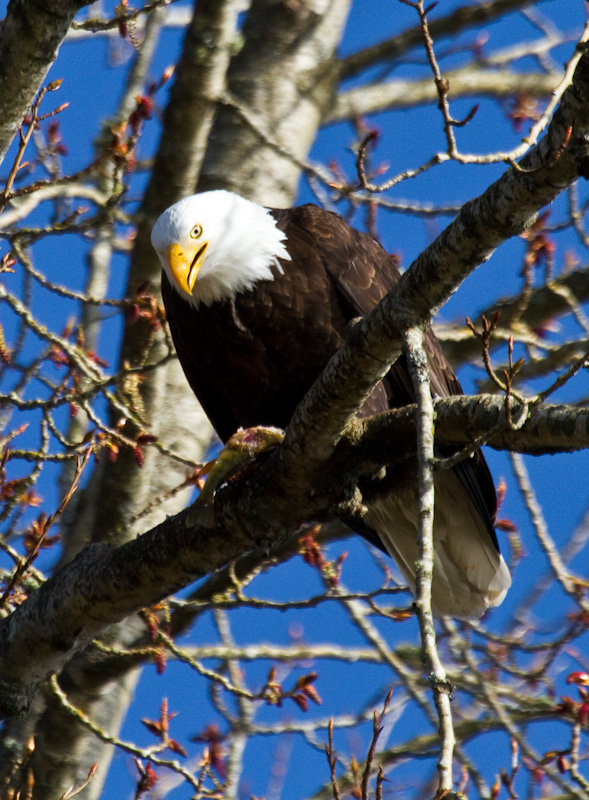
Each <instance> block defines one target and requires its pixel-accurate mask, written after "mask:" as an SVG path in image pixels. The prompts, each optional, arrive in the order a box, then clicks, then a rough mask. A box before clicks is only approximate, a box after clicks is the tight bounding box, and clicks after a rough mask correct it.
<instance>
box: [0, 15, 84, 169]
mask: <svg viewBox="0 0 589 800" xmlns="http://www.w3.org/2000/svg"><path fill="white" fill-rule="evenodd" d="M87 5H90V2H88V0H11V2H10V3H9V5H8V9H7V12H6V18H5V19H4V22H3V23H2V31H1V33H0V105H1V106H2V115H1V116H0V161H2V159H3V158H4V156H5V155H6V151H7V150H8V148H9V146H10V143H11V141H12V139H13V138H14V136H15V134H16V132H17V131H18V129H19V127H20V125H21V123H22V121H23V119H24V118H25V116H26V115H27V113H28V112H29V111H30V109H31V106H32V105H33V101H34V99H35V95H36V94H37V92H38V91H39V88H40V86H41V83H42V82H43V79H44V78H45V76H46V75H47V72H48V70H49V67H50V66H51V65H52V64H53V62H54V61H55V59H56V58H57V51H58V50H59V46H60V44H61V42H62V41H63V39H64V37H65V35H66V33H67V32H68V28H69V26H70V24H71V22H72V20H73V18H74V16H75V15H76V14H77V12H78V11H79V10H80V9H81V8H83V7H84V6H87Z"/></svg>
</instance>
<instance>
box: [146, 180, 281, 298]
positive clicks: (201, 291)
mask: <svg viewBox="0 0 589 800" xmlns="http://www.w3.org/2000/svg"><path fill="white" fill-rule="evenodd" d="M197 224H198V225H200V226H201V227H202V231H203V233H202V240H203V241H207V242H208V246H207V249H206V254H205V257H204V260H203V263H202V267H201V268H200V271H199V273H198V277H197V279H196V283H195V284H194V288H193V290H192V296H189V295H188V294H186V292H183V291H182V290H181V289H180V288H179V287H178V285H177V283H176V281H175V280H174V279H173V276H172V274H171V271H170V266H169V263H168V258H167V255H166V253H167V248H168V247H169V246H170V245H171V244H174V243H178V244H180V245H182V244H183V243H184V242H187V241H189V237H190V232H191V231H192V230H193V229H194V226H195V225H197ZM285 238H286V237H285V235H284V233H283V232H282V231H281V230H279V229H278V227H277V226H276V221H275V220H274V218H273V217H272V215H271V214H270V212H269V211H268V209H266V208H262V206H259V205H257V204H256V203H252V202H251V201H249V200H245V199H244V198H243V197H240V196H239V195H236V194H233V193H232V192H226V191H223V190H218V191H213V192H203V193H202V194H196V195H193V196H192V197H185V198H184V199H183V200H180V201H179V202H178V203H175V204H174V205H173V206H170V208H168V209H167V210H166V211H164V213H163V214H162V215H161V216H160V217H159V219H158V220H157V222H156V223H155V225H154V227H153V230H152V233H151V242H152V244H153V246H154V248H155V251H156V252H157V254H158V256H159V259H160V261H161V264H162V267H163V269H164V271H165V273H166V275H167V276H168V279H169V281H170V283H171V284H172V286H173V287H174V288H175V289H176V290H177V291H178V292H179V293H180V295H181V296H182V297H183V298H184V299H185V300H186V301H187V302H191V303H192V304H193V305H194V306H196V307H198V305H199V304H200V303H203V304H204V305H206V306H210V305H211V304H212V303H215V302H217V301H222V300H229V299H233V298H234V297H235V296H236V295H237V294H239V293H240V292H247V291H249V290H250V289H252V288H253V287H254V285H255V284H256V283H257V282H258V281H260V280H273V279H274V274H273V272H272V269H271V268H272V267H273V266H275V267H276V268H277V269H278V270H279V271H280V272H283V269H282V266H281V264H280V262H279V260H278V259H279V258H281V259H284V260H287V261H290V256H289V254H288V251H287V249H286V247H285V245H284V241H285Z"/></svg>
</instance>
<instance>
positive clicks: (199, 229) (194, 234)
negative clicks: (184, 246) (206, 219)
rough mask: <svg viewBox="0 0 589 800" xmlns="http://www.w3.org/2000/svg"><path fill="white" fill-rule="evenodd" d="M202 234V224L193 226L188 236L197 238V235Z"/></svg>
mask: <svg viewBox="0 0 589 800" xmlns="http://www.w3.org/2000/svg"><path fill="white" fill-rule="evenodd" d="M201 234H202V225H195V226H194V228H193V229H192V230H191V231H190V238H191V239H198V237H199V236H201Z"/></svg>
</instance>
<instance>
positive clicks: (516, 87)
mask: <svg viewBox="0 0 589 800" xmlns="http://www.w3.org/2000/svg"><path fill="white" fill-rule="evenodd" d="M444 80H447V81H448V83H449V85H450V96H451V99H452V100H457V99H459V98H461V97H481V96H483V97H484V96H487V97H492V98H495V99H497V100H499V99H502V98H506V97H513V96H514V95H523V96H525V97H535V98H541V97H549V96H550V93H551V92H552V91H553V90H554V89H555V88H556V87H557V86H558V85H559V83H560V80H561V74H560V73H557V74H552V73H551V74H548V75H547V74H545V73H541V72H533V73H528V74H525V73H521V72H516V71H515V70H512V69H493V68H490V67H481V66H478V65H476V64H469V65H468V66H467V67H465V68H461V69H456V70H448V71H446V72H444ZM438 99H439V95H438V90H437V89H436V85H435V83H434V82H433V81H432V79H431V77H428V78H427V79H425V80H420V81H419V80H415V81H408V80H394V81H386V82H383V81H380V82H378V83H374V84H368V85H364V86H360V87H357V88H354V89H349V90H348V91H347V92H339V93H338V96H337V100H336V101H335V103H334V105H333V108H332V109H331V110H330V112H329V114H328V116H327V117H326V119H325V120H324V122H325V123H326V124H330V123H335V122H340V121H342V120H348V119H354V118H356V117H361V116H364V115H365V114H374V113H378V112H381V111H390V110H391V109H404V108H416V107H418V106H422V105H424V104H427V103H437V102H438Z"/></svg>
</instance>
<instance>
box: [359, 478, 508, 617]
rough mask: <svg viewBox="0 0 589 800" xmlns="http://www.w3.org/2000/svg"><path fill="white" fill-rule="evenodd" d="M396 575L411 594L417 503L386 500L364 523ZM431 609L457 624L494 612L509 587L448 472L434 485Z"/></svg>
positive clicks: (488, 538)
mask: <svg viewBox="0 0 589 800" xmlns="http://www.w3.org/2000/svg"><path fill="white" fill-rule="evenodd" d="M364 522H365V523H366V524H367V526H368V527H369V528H371V529H372V530H373V531H375V532H376V533H377V534H378V536H379V538H380V540H381V541H382V544H383V545H384V548H385V549H386V550H387V552H388V553H389V554H390V555H391V556H392V557H393V558H394V560H395V562H396V564H397V566H398V568H399V570H400V571H401V574H402V575H403V577H404V578H405V580H406V581H407V582H408V584H409V586H410V588H411V590H412V591H415V562H416V561H417V559H418V547H417V536H416V530H417V523H418V515H417V499H416V497H415V496H413V497H408V496H406V495H404V496H403V497H400V496H397V495H391V496H389V497H386V498H384V499H380V500H378V501H376V502H375V503H374V504H372V505H371V506H370V509H369V511H368V513H367V514H366V516H365V517H364ZM434 549H435V555H434V572H433V580H432V607H433V611H434V613H435V614H437V615H442V614H447V615H449V616H452V617H458V618H462V619H474V618H478V617H480V616H482V614H484V612H485V611H486V610H487V609H488V608H490V607H492V606H498V605H499V604H500V603H501V602H502V601H503V598H504V597H505V595H506V593H507V590H508V589H509V587H510V586H511V577H510V575H509V570H508V569H507V566H506V564H505V561H504V560H503V557H502V556H501V554H500V553H499V552H498V550H497V548H496V546H495V543H494V541H493V539H492V535H491V533H490V531H489V529H488V528H487V525H486V523H485V521H484V520H483V519H482V518H481V516H480V514H479V513H478V511H477V509H476V507H475V506H474V504H473V503H472V501H471V498H470V496H469V494H468V492H467V490H466V488H465V487H464V485H463V484H462V482H461V481H460V479H459V477H458V476H457V475H456V474H455V473H454V471H452V470H448V471H444V472H440V473H439V474H438V475H437V476H436V479H435V507H434Z"/></svg>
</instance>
